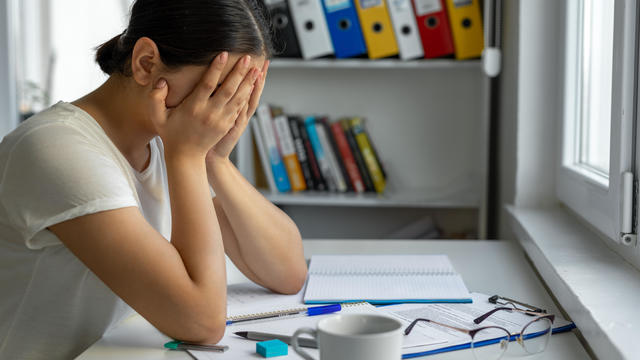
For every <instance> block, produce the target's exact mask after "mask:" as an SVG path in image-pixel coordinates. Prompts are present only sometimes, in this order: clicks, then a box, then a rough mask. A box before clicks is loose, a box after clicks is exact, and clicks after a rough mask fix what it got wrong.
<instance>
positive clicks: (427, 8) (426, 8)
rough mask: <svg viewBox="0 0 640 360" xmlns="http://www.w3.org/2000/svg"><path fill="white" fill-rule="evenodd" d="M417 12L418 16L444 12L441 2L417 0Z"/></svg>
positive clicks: (436, 0)
mask: <svg viewBox="0 0 640 360" xmlns="http://www.w3.org/2000/svg"><path fill="white" fill-rule="evenodd" d="M415 1H416V12H417V13H418V16H423V15H427V14H432V13H436V12H440V11H442V4H441V3H440V0H415Z"/></svg>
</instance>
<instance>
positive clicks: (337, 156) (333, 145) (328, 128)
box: [320, 117, 355, 192]
mask: <svg viewBox="0 0 640 360" xmlns="http://www.w3.org/2000/svg"><path fill="white" fill-rule="evenodd" d="M320 123H321V124H322V126H323V127H324V132H325V133H326V134H327V139H328V140H329V145H330V146H331V150H332V151H331V152H332V153H333V156H334V158H335V163H336V165H337V167H338V171H339V172H340V176H341V177H342V181H343V182H344V183H345V186H346V187H347V189H346V191H348V192H353V191H355V189H354V188H353V185H352V184H351V181H350V180H349V174H348V173H347V167H346V166H345V164H344V160H342V156H340V149H338V143H337V142H336V139H335V137H334V136H333V133H332V132H331V126H330V125H329V119H328V118H326V117H325V118H322V119H320Z"/></svg>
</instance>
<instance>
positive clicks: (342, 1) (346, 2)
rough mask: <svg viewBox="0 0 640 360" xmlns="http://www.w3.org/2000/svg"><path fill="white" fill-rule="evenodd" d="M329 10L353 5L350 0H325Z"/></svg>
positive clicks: (332, 10)
mask: <svg viewBox="0 0 640 360" xmlns="http://www.w3.org/2000/svg"><path fill="white" fill-rule="evenodd" d="M324 6H325V8H326V9H327V12H334V11H338V10H343V9H348V8H349V7H350V6H351V3H350V0H324Z"/></svg>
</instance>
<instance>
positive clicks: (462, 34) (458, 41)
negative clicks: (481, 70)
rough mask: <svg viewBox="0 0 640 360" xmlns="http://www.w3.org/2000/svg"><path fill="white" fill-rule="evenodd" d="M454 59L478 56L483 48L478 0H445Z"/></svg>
mask: <svg viewBox="0 0 640 360" xmlns="http://www.w3.org/2000/svg"><path fill="white" fill-rule="evenodd" d="M447 12H448V13H449V22H450V23H451V32H452V33H453V44H454V47H455V52H456V59H469V58H474V57H479V56H480V55H481V54H482V49H483V48H484V36H483V33H482V17H481V15H480V3H479V0H447Z"/></svg>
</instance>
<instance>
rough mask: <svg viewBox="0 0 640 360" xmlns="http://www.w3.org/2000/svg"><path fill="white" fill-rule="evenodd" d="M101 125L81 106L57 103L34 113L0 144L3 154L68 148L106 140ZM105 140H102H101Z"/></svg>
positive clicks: (92, 144)
mask: <svg viewBox="0 0 640 360" xmlns="http://www.w3.org/2000/svg"><path fill="white" fill-rule="evenodd" d="M100 132H102V129H101V128H100V125H98V123H96V122H95V120H93V118H91V117H90V116H89V115H88V114H87V113H85V112H84V111H82V110H81V109H80V108H78V107H76V106H74V105H72V104H70V103H66V102H58V103H57V104H55V105H53V106H51V107H49V108H47V109H45V110H43V111H41V112H39V113H37V114H35V115H33V116H32V117H30V118H28V119H27V120H25V121H24V122H22V123H21V124H20V125H19V126H18V127H16V128H15V129H14V130H13V131H12V132H10V133H9V134H7V136H5V137H4V139H2V142H1V143H0V157H1V156H3V155H9V154H11V153H12V152H14V151H15V150H16V149H25V148H26V149H31V148H34V147H36V148H39V149H47V150H49V151H56V150H64V149H69V148H74V147H83V146H87V145H91V147H94V148H95V146H96V145H99V144H100V143H101V142H104V141H103V140H104V139H101V138H102V137H103V136H101V134H100ZM101 140H102V141H101Z"/></svg>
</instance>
